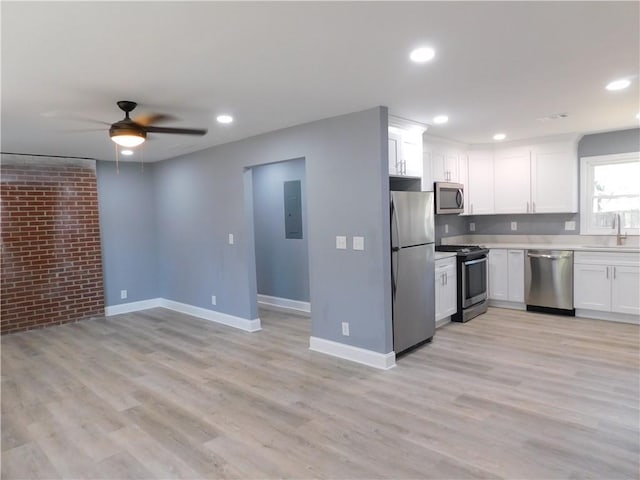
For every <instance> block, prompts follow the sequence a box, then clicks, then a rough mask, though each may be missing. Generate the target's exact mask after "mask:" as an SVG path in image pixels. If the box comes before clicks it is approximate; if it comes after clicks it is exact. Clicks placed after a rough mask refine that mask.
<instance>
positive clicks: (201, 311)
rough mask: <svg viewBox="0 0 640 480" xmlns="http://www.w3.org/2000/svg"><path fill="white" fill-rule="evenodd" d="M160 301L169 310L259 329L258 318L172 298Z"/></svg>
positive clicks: (224, 323)
mask: <svg viewBox="0 0 640 480" xmlns="http://www.w3.org/2000/svg"><path fill="white" fill-rule="evenodd" d="M160 303H161V304H160V306H161V307H164V308H168V309H169V310H173V311H175V312H180V313H186V314H187V315H191V316H193V317H198V318H202V319H204V320H210V321H212V322H216V323H221V324H223V325H227V326H229V327H235V328H239V329H240V330H245V331H247V332H257V331H258V330H261V327H260V319H259V318H255V319H253V320H247V319H246V318H240V317H236V316H234V315H228V314H226V313H221V312H216V311H215V310H209V309H206V308H201V307H195V306H193V305H188V304H186V303H180V302H174V301H173V300H167V299H166V298H163V299H162V301H161V302H160Z"/></svg>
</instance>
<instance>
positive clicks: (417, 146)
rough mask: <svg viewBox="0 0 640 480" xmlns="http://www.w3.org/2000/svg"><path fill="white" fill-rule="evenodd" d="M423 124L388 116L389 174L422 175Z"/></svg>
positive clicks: (424, 127)
mask: <svg viewBox="0 0 640 480" xmlns="http://www.w3.org/2000/svg"><path fill="white" fill-rule="evenodd" d="M425 129H426V126H425V125H421V124H419V123H417V122H411V121H409V120H404V119H402V118H398V117H393V116H389V175H394V176H406V177H422V163H423V159H422V133H423V132H424V130H425Z"/></svg>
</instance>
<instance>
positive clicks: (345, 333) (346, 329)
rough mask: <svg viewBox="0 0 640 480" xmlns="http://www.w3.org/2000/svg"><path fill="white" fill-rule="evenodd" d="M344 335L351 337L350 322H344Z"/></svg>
mask: <svg viewBox="0 0 640 480" xmlns="http://www.w3.org/2000/svg"><path fill="white" fill-rule="evenodd" d="M342 335H344V336H345V337H348V336H349V322H342Z"/></svg>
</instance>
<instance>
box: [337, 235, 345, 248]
mask: <svg viewBox="0 0 640 480" xmlns="http://www.w3.org/2000/svg"><path fill="white" fill-rule="evenodd" d="M336 248H337V249H338V250H346V249H347V237H345V236H342V235H338V236H337V237H336Z"/></svg>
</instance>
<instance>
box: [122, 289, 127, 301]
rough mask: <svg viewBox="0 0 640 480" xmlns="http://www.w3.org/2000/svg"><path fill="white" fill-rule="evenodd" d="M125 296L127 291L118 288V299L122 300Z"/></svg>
mask: <svg viewBox="0 0 640 480" xmlns="http://www.w3.org/2000/svg"><path fill="white" fill-rule="evenodd" d="M125 298H127V291H126V290H120V299H121V300H124V299H125Z"/></svg>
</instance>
